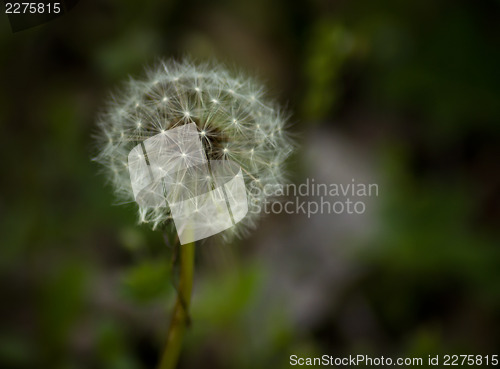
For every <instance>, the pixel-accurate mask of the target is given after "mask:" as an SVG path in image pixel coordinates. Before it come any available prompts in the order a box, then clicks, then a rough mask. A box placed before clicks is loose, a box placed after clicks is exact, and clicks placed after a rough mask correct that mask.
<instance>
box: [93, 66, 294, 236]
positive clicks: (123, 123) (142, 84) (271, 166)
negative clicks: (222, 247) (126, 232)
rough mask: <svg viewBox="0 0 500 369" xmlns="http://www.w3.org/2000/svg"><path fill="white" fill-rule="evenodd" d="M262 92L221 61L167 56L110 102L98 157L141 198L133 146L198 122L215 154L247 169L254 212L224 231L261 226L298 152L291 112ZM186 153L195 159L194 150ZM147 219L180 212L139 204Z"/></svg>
mask: <svg viewBox="0 0 500 369" xmlns="http://www.w3.org/2000/svg"><path fill="white" fill-rule="evenodd" d="M262 91H263V89H262V87H261V86H259V85H258V84H257V83H256V82H254V81H253V80H252V79H249V78H245V77H242V76H233V75H231V74H230V73H229V72H228V71H227V70H225V69H224V68H222V67H221V66H217V65H208V64H202V65H195V64H193V63H191V62H189V61H183V62H162V63H160V64H159V65H158V66H157V67H156V68H153V69H150V70H149V71H148V72H147V76H146V78H145V80H136V79H130V80H129V81H128V83H127V84H126V86H125V88H124V89H122V91H120V92H119V93H117V94H116V95H115V96H114V97H113V99H112V101H111V102H110V103H109V104H108V107H107V109H106V111H105V112H104V113H103V114H102V115H101V117H100V119H99V122H98V127H99V131H98V134H97V139H98V151H99V152H98V155H97V156H96V158H95V159H96V160H97V161H98V162H99V163H101V164H102V165H103V167H104V168H105V170H106V173H107V175H108V176H109V179H110V181H111V182H112V184H113V187H114V189H115V192H116V194H117V196H118V197H119V199H120V200H121V201H126V202H131V201H134V193H133V191H132V185H131V181H130V174H129V171H128V168H127V160H128V155H129V153H130V151H131V150H132V149H133V148H134V147H135V146H137V145H139V144H141V143H142V142H143V141H145V140H146V139H148V138H150V137H153V136H156V135H158V134H160V133H165V132H167V131H168V130H169V129H172V128H175V127H179V126H182V125H184V124H188V123H193V122H194V123H195V124H196V126H197V129H198V132H199V135H200V139H201V140H202V142H203V148H204V150H205V154H206V157H207V159H208V160H224V159H230V160H232V161H233V162H235V163H237V164H238V165H239V166H240V167H241V171H242V174H243V177H244V181H245V187H246V191H247V200H248V205H249V206H248V208H249V212H248V214H247V215H246V216H245V218H244V219H243V220H242V221H240V222H239V223H237V224H236V225H235V226H234V227H232V228H230V229H228V230H227V231H225V232H224V234H225V236H228V237H230V236H231V235H233V234H238V235H241V234H242V233H245V231H246V230H248V229H250V228H251V227H253V226H254V225H255V221H256V219H257V218H258V215H259V213H258V212H257V211H255V209H258V208H260V205H262V204H263V202H264V201H265V197H266V194H265V193H266V191H263V188H264V186H266V185H275V184H281V183H283V181H284V170H283V169H284V168H283V164H284V161H285V159H286V158H287V157H288V155H289V154H290V153H291V151H292V144H291V140H290V138H289V136H288V135H287V132H286V129H284V126H285V123H286V117H284V116H283V114H282V112H281V111H280V109H279V108H278V107H277V106H276V105H275V104H274V103H273V102H272V101H268V100H266V98H265V96H264V94H263V92H262ZM249 153H250V154H249ZM183 157H184V158H185V160H190V157H189V154H187V155H186V154H184V155H183ZM209 179H210V178H207V180H209ZM181 185H182V183H181ZM256 189H257V190H256ZM259 189H260V190H259ZM139 220H140V221H141V222H149V223H151V224H152V226H153V228H156V227H158V226H160V225H167V223H171V220H172V215H171V214H170V210H169V208H168V207H141V206H139ZM207 221H210V219H207Z"/></svg>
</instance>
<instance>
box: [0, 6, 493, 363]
mask: <svg viewBox="0 0 500 369" xmlns="http://www.w3.org/2000/svg"><path fill="white" fill-rule="evenodd" d="M499 19H500V2H499V1H494V0H482V1H469V0H449V1H447V0H443V1H435V0H423V1H414V2H408V1H405V2H403V1H397V0H379V1H373V0H358V1H347V0H344V1H333V0H332V1H327V0H316V1H307V2H305V1H304V2H300V1H288V0H274V1H269V0H253V1H229V0H227V1H193V0H183V1H179V0H167V1H148V2H139V1H122V0H121V1H118V0H115V1H88V0H82V1H80V2H79V3H78V5H77V6H75V7H74V8H73V9H72V10H71V11H70V12H69V13H67V14H66V15H65V16H63V17H60V18H58V19H55V20H53V21H50V22H49V23H46V24H43V25H40V26H37V27H34V28H31V29H28V30H25V31H21V32H18V33H12V32H11V30H10V27H9V22H8V19H7V16H6V15H5V14H3V15H2V16H1V17H0V47H1V52H0V81H1V88H0V134H1V137H2V140H1V143H0V156H1V158H2V159H1V161H0V163H1V165H2V169H1V172H0V173H1V174H0V288H1V290H0V292H1V295H0V296H1V298H0V324H1V330H0V367H1V368H44V369H45V368H47V369H58V368H71V369H73V368H75V369H77V368H86V369H87V368H106V369H136V368H137V369H139V368H153V367H155V365H156V363H157V359H158V357H159V354H160V350H161V348H162V345H163V342H164V337H165V332H166V329H167V328H168V322H169V320H168V319H169V313H170V311H171V307H172V303H173V300H174V298H175V293H174V289H173V287H172V276H173V275H174V276H175V272H173V271H172V270H171V269H170V257H171V250H169V249H168V248H167V247H166V246H165V245H164V243H163V238H162V235H161V233H158V232H153V231H151V230H150V229H149V227H148V226H138V225H137V224H136V220H137V217H136V208H135V205H133V204H129V205H116V204H115V203H116V201H115V199H114V197H113V194H112V189H111V188H110V187H109V186H108V187H107V186H106V185H105V182H106V178H105V177H104V176H103V175H100V174H98V172H99V167H98V165H97V164H95V163H93V162H91V157H92V155H93V154H94V153H95V150H96V149H97V148H96V147H94V146H93V145H94V144H93V139H92V134H93V132H94V131H95V120H96V115H97V113H98V112H99V110H100V109H101V108H102V107H103V104H104V101H105V100H106V98H107V97H108V94H109V92H110V90H112V89H113V88H115V87H117V86H118V85H119V84H120V82H121V81H123V80H124V79H126V78H127V76H128V75H133V76H140V75H141V74H142V71H143V66H144V65H148V64H151V63H154V62H155V61H157V60H158V58H166V59H168V58H181V57H182V56H185V55H187V56H190V57H192V58H193V59H195V60H200V61H203V60H206V59H213V58H215V59H217V60H219V61H221V62H223V63H226V64H227V65H229V66H230V67H233V68H234V67H236V68H239V69H242V70H244V71H246V72H247V73H249V74H252V75H254V74H255V75H257V76H259V77H260V78H261V79H262V80H264V81H265V82H266V84H267V85H268V87H269V91H270V95H271V96H273V97H275V98H277V99H278V100H279V101H281V102H282V103H283V104H284V105H285V106H286V107H287V109H288V110H289V111H290V112H292V118H291V122H292V127H291V131H292V132H293V133H294V135H295V137H296V138H297V142H298V144H299V146H300V149H299V150H298V152H297V153H296V155H295V156H294V157H293V158H292V159H291V160H290V165H289V170H290V173H291V177H292V178H293V180H294V181H295V182H297V183H301V182H303V181H304V179H305V178H306V177H309V178H317V179H318V181H322V182H325V183H349V182H350V181H351V179H353V178H355V179H356V180H357V181H358V182H365V183H378V184H379V189H380V191H379V196H378V197H376V198H371V199H367V201H368V202H367V212H366V214H363V215H362V216H358V215H347V214H344V215H316V216H313V217H311V218H310V219H308V218H307V217H306V216H304V215H296V216H289V215H286V214H281V215H269V216H267V217H265V218H264V219H263V220H262V221H261V223H260V225H259V228H258V229H257V230H256V231H255V232H254V233H253V235H252V236H251V237H249V238H247V239H244V240H239V241H235V242H234V243H232V244H222V243H214V242H212V243H207V244H206V245H199V246H198V253H197V254H198V257H197V262H196V263H197V265H196V268H197V270H196V279H195V290H194V297H193V306H192V320H193V324H192V326H191V329H190V331H189V333H188V335H187V337H186V341H185V346H184V351H183V354H182V357H181V362H180V367H182V368H199V367H205V368H286V367H288V362H289V355H291V354H297V355H299V356H300V355H302V356H313V355H322V354H330V355H335V356H346V355H349V354H368V355H372V356H380V355H384V356H386V357H394V358H395V357H399V356H402V357H405V356H409V357H427V355H428V354H432V355H435V354H441V355H443V354H498V353H499V352H498V347H500V310H499V307H500V248H499V247H500V242H499V237H498V236H499V215H500V212H499V211H500V194H499V193H500V192H499V187H500V176H499V166H498V164H499V159H500V149H499V147H500V146H499V140H498V134H499V122H500V72H499V67H500V22H499ZM174 282H175V281H174Z"/></svg>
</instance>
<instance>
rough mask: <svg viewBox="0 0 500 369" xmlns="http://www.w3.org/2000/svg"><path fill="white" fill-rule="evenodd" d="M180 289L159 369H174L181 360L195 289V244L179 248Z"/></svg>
mask: <svg viewBox="0 0 500 369" xmlns="http://www.w3.org/2000/svg"><path fill="white" fill-rule="evenodd" d="M179 248H180V250H179V254H180V260H179V265H180V267H179V268H180V269H179V287H178V290H177V300H176V301H175V306H174V311H173V314H172V320H171V321H170V327H169V329H168V334H167V342H166V344H165V349H164V351H163V355H162V358H161V361H160V365H159V366H158V369H174V368H175V367H176V365H177V361H178V360H179V355H180V353H181V349H182V341H183V338H184V333H185V331H186V328H187V326H188V324H189V321H190V318H189V306H190V303H191V292H192V289H193V275H194V254H195V243H194V242H192V243H187V244H185V245H180V246H179Z"/></svg>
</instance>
